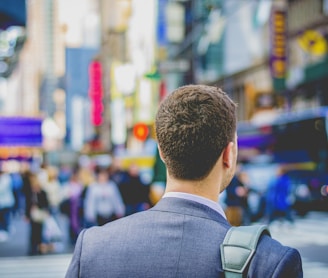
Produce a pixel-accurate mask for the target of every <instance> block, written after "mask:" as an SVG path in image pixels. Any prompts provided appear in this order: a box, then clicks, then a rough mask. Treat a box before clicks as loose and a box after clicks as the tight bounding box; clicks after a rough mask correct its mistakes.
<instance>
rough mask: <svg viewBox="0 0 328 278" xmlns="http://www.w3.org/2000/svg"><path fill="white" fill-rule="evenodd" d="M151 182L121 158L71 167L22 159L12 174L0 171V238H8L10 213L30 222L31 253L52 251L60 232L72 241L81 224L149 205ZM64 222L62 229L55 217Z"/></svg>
mask: <svg viewBox="0 0 328 278" xmlns="http://www.w3.org/2000/svg"><path fill="white" fill-rule="evenodd" d="M151 199H152V198H151V194H150V184H149V183H147V182H145V179H142V176H141V175H140V171H139V167H138V165H137V164H135V163H133V162H132V163H131V165H130V166H129V167H128V169H125V170H123V169H122V167H121V163H120V160H119V159H113V161H112V163H111V164H110V166H101V165H83V164H81V165H80V164H78V165H76V166H74V167H68V166H54V165H47V164H42V165H40V167H38V169H37V170H35V169H31V167H30V164H28V163H22V164H21V165H20V170H19V171H16V172H9V171H5V170H3V171H1V172H0V242H1V241H6V240H8V237H9V235H10V230H9V229H10V225H11V221H12V219H13V217H22V218H24V220H25V221H26V222H27V223H28V224H29V233H30V234H29V251H28V253H29V254H30V255H35V254H46V253H49V252H53V251H54V242H56V241H58V240H60V237H61V234H62V233H63V232H65V233H67V234H68V235H69V240H70V243H71V244H72V245H74V244H75V242H76V239H77V236H78V234H79V232H80V231H81V230H82V229H83V228H87V227H91V226H96V225H99V226H100V225H104V224H105V223H107V222H109V221H113V220H115V219H118V218H121V217H123V216H127V215H129V214H132V213H135V212H138V211H142V210H145V209H148V208H149V207H150V206H151V205H152V204H153V202H152V201H151ZM61 216H64V217H66V218H67V220H68V223H69V224H68V225H67V229H68V230H67V231H60V227H59V225H58V219H59V217H61Z"/></svg>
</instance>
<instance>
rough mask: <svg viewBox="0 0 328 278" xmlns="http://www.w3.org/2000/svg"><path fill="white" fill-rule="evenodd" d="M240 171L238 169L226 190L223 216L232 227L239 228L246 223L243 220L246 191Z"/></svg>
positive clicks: (246, 204)
mask: <svg viewBox="0 0 328 278" xmlns="http://www.w3.org/2000/svg"><path fill="white" fill-rule="evenodd" d="M239 171H240V170H239V169H238V170H237V172H236V174H235V175H234V177H233V178H232V180H231V182H230V184H229V186H228V187H227V189H226V195H225V204H226V209H225V214H226V216H227V220H228V221H229V223H230V224H231V225H232V226H240V225H242V224H245V223H247V220H246V219H244V216H245V215H246V213H247V211H248V201H247V195H248V190H247V188H246V186H245V184H244V183H243V181H242V180H241V178H240V174H241V173H240V172H239Z"/></svg>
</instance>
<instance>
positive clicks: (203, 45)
mask: <svg viewBox="0 0 328 278" xmlns="http://www.w3.org/2000/svg"><path fill="white" fill-rule="evenodd" d="M327 43H328V1H327V0H250V1H243V0H229V1H227V0H1V1H0V163H1V178H0V222H1V227H0V257H1V258H0V275H1V274H2V273H3V274H4V275H5V276H3V277H22V276H20V275H21V274H22V275H23V274H24V275H27V274H26V269H29V270H31V271H35V272H34V273H33V274H31V277H38V276H37V274H36V273H38V272H37V271H39V270H40V271H39V272H40V273H43V276H42V277H45V276H44V272H45V270H49V267H50V268H51V266H54V265H55V267H52V268H51V272H52V273H53V276H49V277H63V273H64V271H65V270H66V267H67V265H68V262H69V259H70V256H71V252H72V250H73V248H74V242H75V241H74V240H75V239H76V238H75V237H76V233H78V231H80V229H82V228H84V227H88V226H90V225H99V223H97V222H92V221H91V222H90V219H86V217H85V215H84V212H85V210H87V209H86V208H85V204H86V203H88V202H87V201H86V199H87V195H88V194H87V189H88V188H89V187H91V186H90V185H94V184H97V183H101V182H100V181H99V180H98V172H99V171H98V170H99V169H100V168H102V169H104V168H105V169H106V170H107V172H108V173H107V174H108V175H109V176H108V180H111V181H113V182H115V184H116V186H117V188H118V189H119V193H120V196H119V198H121V199H122V202H123V204H124V206H125V212H124V213H123V214H118V215H116V216H115V217H116V218H118V217H122V216H124V215H127V214H130V213H134V212H136V211H140V210H143V209H146V208H148V207H150V206H152V205H154V204H155V203H156V202H157V201H158V199H159V198H160V197H161V194H162V193H163V190H164V188H165V178H166V177H165V166H163V164H162V163H161V161H160V160H159V158H158V153H157V149H156V138H155V135H154V117H155V113H156V110H157V107H158V105H159V103H160V101H161V100H162V99H163V98H164V97H165V96H166V95H167V94H169V93H170V92H171V91H173V90H174V89H175V88H177V87H178V86H181V85H185V84H191V83H198V84H200V83H201V84H209V85H215V86H218V87H221V88H222V89H223V90H224V91H226V92H227V93H228V94H229V95H230V96H231V97H232V98H233V99H234V100H235V101H236V102H237V103H238V120H239V124H238V144H239V155H238V171H237V173H236V177H235V179H234V180H233V182H234V186H231V188H236V190H235V191H234V190H233V191H231V192H224V193H223V194H222V196H220V202H221V203H222V205H223V206H224V208H225V209H226V211H227V213H228V214H229V217H230V215H231V217H232V218H231V219H230V218H229V221H231V222H233V221H236V222H235V223H236V225H241V224H250V223H257V222H261V223H268V224H270V226H271V228H272V231H273V234H274V236H275V237H277V238H278V239H281V240H282V241H283V242H284V243H286V244H289V245H292V246H294V247H296V248H299V249H300V251H301V255H302V257H303V259H304V261H305V266H306V267H305V273H306V275H308V274H310V273H312V276H310V275H309V276H307V277H317V276H319V275H323V274H322V273H327V271H328V261H327V256H326V253H325V252H326V250H327V248H328V234H327V228H328V226H327V225H328V224H327V223H328V172H327V170H328V138H327V135H328V55H327V53H328V52H327V49H328V48H327V47H328V45H327ZM34 176H37V180H38V181H37V182H35V181H34V178H33V177H34ZM281 176H282V178H281ZM34 183H37V184H39V185H40V187H41V191H44V192H45V193H46V196H47V198H46V199H47V203H48V205H47V206H46V208H47V210H48V212H49V214H50V215H52V216H53V217H54V219H55V221H56V222H57V224H58V226H59V230H60V233H59V235H57V236H58V238H56V239H51V240H50V239H48V242H43V241H42V242H41V243H40V244H43V245H42V246H41V245H38V246H35V247H37V250H34V251H36V254H35V253H33V252H32V253H33V254H32V253H31V251H32V250H31V244H32V245H33V239H32V236H31V234H32V232H31V231H32V230H33V229H34V230H33V231H34V232H35V227H34V228H32V226H33V225H32V222H33V220H31V206H29V205H30V200H31V198H30V197H31V194H32V195H33V192H34V193H35V192H39V190H36V191H33V190H34V189H33V188H34V187H33V185H31V184H34ZM72 184H74V185H76V184H77V187H73V188H74V190H73V189H68V188H70V186H74V185H72ZM72 192H74V193H72ZM277 192H278V193H279V194H278V193H277ZM1 194H2V195H1ZM74 194H75V195H74ZM277 194H278V195H277ZM281 194H284V195H283V197H280V196H281ZM1 196H6V197H2V198H1ZM8 196H9V197H8ZM131 196H133V198H131ZM273 196H275V197H273ZM281 198H283V199H284V200H285V203H284V204H281V202H278V203H277V201H275V200H276V199H279V200H280V199H281ZM67 200H69V202H68V203H69V205H68V204H67ZM74 204H75V205H74ZM65 205H66V206H65ZM67 205H68V206H67ZM38 206H39V207H40V205H38ZM236 208H237V209H236ZM74 213H75V214H74ZM73 214H74V215H73ZM285 220H286V221H285ZM285 222H286V223H287V224H288V225H287V226H286V227H285V226H283V227H285V228H286V231H285V232H284V229H281V225H285ZM300 231H301V232H300ZM43 237H44V236H43ZM314 239H315V240H316V241H315V242H314V241H313V240H314ZM42 240H43V239H42ZM31 255H40V256H31ZM44 255H47V256H44ZM52 255H57V257H56V260H57V261H56V262H57V263H54V260H55V259H54V257H51V256H52ZM59 255H60V256H59ZM18 258H19V259H18ZM36 258H39V261H36ZM45 258H51V259H50V260H49V261H47V260H46V259H45ZM18 260H20V263H21V264H22V265H23V266H24V267H23V268H22V269H24V272H19V269H17V268H15V267H13V266H14V265H16V263H17V262H18ZM40 260H42V263H40ZM34 264H38V267H37V268H35V265H34ZM31 265H32V266H31ZM59 266H61V268H60V267H59ZM42 267H44V268H42ZM21 271H23V270H21ZM59 271H61V272H59ZM320 271H321V272H320ZM46 272H47V271H46ZM48 272H49V271H48ZM313 273H316V274H317V276H316V275H314V274H313ZM6 275H7V276H6ZM15 275H16V276H15ZM33 275H34V276H33ZM49 275H50V274H49ZM24 277H27V276H24ZM47 277H48V276H47Z"/></svg>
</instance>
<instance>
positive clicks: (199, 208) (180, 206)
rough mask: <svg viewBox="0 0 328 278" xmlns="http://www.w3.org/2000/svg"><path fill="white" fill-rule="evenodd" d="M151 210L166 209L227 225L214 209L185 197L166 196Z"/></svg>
mask: <svg viewBox="0 0 328 278" xmlns="http://www.w3.org/2000/svg"><path fill="white" fill-rule="evenodd" d="M151 210H157V211H166V212H172V213H179V214H186V215H192V216H196V217H202V218H208V219H211V220H214V221H216V222H221V223H222V224H225V225H229V226H230V224H229V223H228V221H227V220H226V219H225V218H224V217H223V216H222V215H221V214H220V213H218V212H217V211H215V210H214V209H212V208H210V207H208V206H206V205H203V204H201V203H198V202H194V201H191V200H187V199H182V198H175V197H166V198H162V199H161V200H159V202H158V203H157V204H156V205H155V206H154V207H152V208H151Z"/></svg>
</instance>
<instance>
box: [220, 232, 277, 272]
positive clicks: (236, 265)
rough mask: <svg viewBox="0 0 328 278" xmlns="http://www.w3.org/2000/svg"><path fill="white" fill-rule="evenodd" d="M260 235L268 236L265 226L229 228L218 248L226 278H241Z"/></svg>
mask: <svg viewBox="0 0 328 278" xmlns="http://www.w3.org/2000/svg"><path fill="white" fill-rule="evenodd" d="M262 234H267V235H269V236H271V235H270V231H269V229H268V227H267V226H265V225H251V226H239V227H231V228H230V229H229V230H228V232H227V234H226V236H225V238H224V241H223V243H222V244H221V246H220V251H221V260H222V268H223V270H224V271H225V277H226V278H241V277H242V276H243V271H244V270H245V269H246V267H247V265H248V263H249V262H250V260H251V259H252V257H253V255H254V253H255V250H256V246H257V242H258V240H259V239H260V237H261V235H262Z"/></svg>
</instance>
